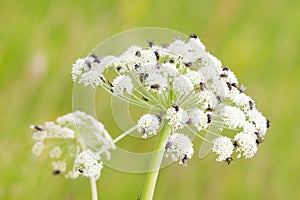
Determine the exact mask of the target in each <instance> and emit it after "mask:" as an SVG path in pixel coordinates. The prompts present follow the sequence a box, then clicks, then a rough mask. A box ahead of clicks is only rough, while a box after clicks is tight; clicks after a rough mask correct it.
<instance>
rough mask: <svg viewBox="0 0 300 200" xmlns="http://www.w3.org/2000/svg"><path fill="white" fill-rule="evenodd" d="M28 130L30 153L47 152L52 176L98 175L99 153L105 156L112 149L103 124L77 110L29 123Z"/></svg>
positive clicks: (100, 163) (37, 154)
mask: <svg viewBox="0 0 300 200" xmlns="http://www.w3.org/2000/svg"><path fill="white" fill-rule="evenodd" d="M31 129H32V130H33V131H34V133H33V136H32V138H33V140H35V144H34V145H33V147H32V153H33V154H34V155H36V156H39V155H41V154H42V152H43V151H47V152H48V154H49V158H50V159H51V160H52V168H53V175H58V174H60V175H64V176H65V177H66V178H72V179H75V178H77V177H78V176H79V175H80V174H82V175H83V176H85V177H95V178H99V176H100V172H101V169H102V167H103V164H102V162H101V156H102V154H106V156H107V158H108V159H109V157H110V152H109V151H110V150H111V149H115V145H114V143H113V140H112V138H111V137H110V135H109V134H108V132H107V131H106V130H105V128H104V126H103V124H101V123H100V122H98V121H97V120H96V119H95V118H94V117H93V116H91V115H88V114H86V113H84V112H80V111H75V112H73V113H69V114H66V115H64V116H61V117H58V118H57V119H56V121H55V122H46V123H45V124H44V125H32V126H31Z"/></svg>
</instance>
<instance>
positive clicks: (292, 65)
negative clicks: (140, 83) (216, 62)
mask: <svg viewBox="0 0 300 200" xmlns="http://www.w3.org/2000/svg"><path fill="white" fill-rule="evenodd" d="M299 19H300V1H298V0H294V1H292V0H285V1H284V0H264V1H258V0H252V1H238V0H219V1H217V0H212V1H196V0H194V1H192V0H185V1H182V0H180V1H174V0H173V1H172V0H165V1H158V0H145V1H143V0H141V1H125V0H120V1H113V0H101V1H94V2H88V1H79V0H72V1H71V0H66V1H58V0H53V1H47V0H45V1H38V0H28V1H22V0H15V1H10V0H0V113H1V118H0V134H1V139H0V199H65V200H72V199H74V200H75V199H90V188H89V182H88V180H86V179H83V178H81V179H78V180H76V181H72V180H65V179H63V178H62V177H60V176H53V175H52V174H51V172H52V171H51V166H50V163H49V162H47V161H46V158H45V157H42V158H36V157H34V156H33V155H32V154H31V146H32V144H33V141H32V139H31V131H30V130H29V125H30V124H32V123H34V124H40V123H43V122H44V121H46V120H54V119H55V118H56V117H57V116H59V115H62V114H65V113H67V112H70V111H71V110H72V89H73V83H72V81H71V76H70V69H71V65H72V63H73V62H74V61H75V60H76V59H77V58H78V57H82V56H85V55H87V54H88V53H89V52H90V50H91V49H93V48H94V47H95V46H96V45H97V44H98V43H99V42H101V41H103V40H105V39H107V38H108V37H110V36H111V35H113V34H116V33H118V32H121V31H124V30H128V29H132V28H137V27H144V26H158V27H164V28H170V29H175V30H177V31H180V32H182V33H184V34H190V33H196V34H198V36H200V38H201V39H202V41H203V42H204V44H205V45H206V46H207V49H208V50H209V51H210V52H211V53H212V54H213V55H215V56H216V57H218V58H220V59H221V60H222V62H223V64H224V65H228V66H230V68H231V69H232V70H233V71H234V72H235V73H236V74H237V76H238V78H239V81H240V82H241V83H243V84H245V85H246V86H248V89H247V93H248V94H249V95H250V96H252V97H253V98H254V99H255V100H256V101H257V106H258V108H259V109H260V110H261V111H262V112H263V113H264V114H265V115H266V116H267V117H268V118H270V119H271V122H272V124H271V129H270V130H269V132H268V135H267V136H266V141H265V143H263V144H262V145H261V146H260V150H259V152H258V154H257V155H256V156H255V158H254V159H252V160H238V161H236V162H233V163H232V164H231V165H230V166H227V165H226V163H218V162H215V157H214V156H213V155H210V156H208V157H207V158H205V159H204V160H200V159H198V158H197V157H196V156H195V157H194V159H193V160H191V162H189V167H181V166H178V165H175V164H174V165H172V166H170V167H168V168H165V169H163V170H162V171H161V173H160V176H159V180H158V185H157V190H156V193H155V199H159V200H160V199H173V200H181V199H191V200H194V199H195V200H196V199H213V200H214V199H220V200H221V199H222V200H223V199H237V200H238V199H244V200H252V199H259V200H260V199H275V200H277V199H300V172H299V171H300V156H299V155H300V123H299V122H300V121H299V112H300V106H299V102H300V93H299V92H300V91H299V86H300V85H299V79H300V77H299V76H300V66H299V64H300V21H299ZM106 112H107V111H106V110H105V109H103V112H100V113H99V118H105V116H106V115H109V113H106ZM106 126H109V124H106ZM144 178H145V175H144V174H127V173H122V172H118V171H115V170H113V169H110V168H105V169H104V170H103V173H102V177H101V179H100V180H99V181H98V189H99V193H100V195H99V196H100V199H103V200H114V199H136V198H137V196H138V194H139V193H140V192H141V191H142V188H143V181H144Z"/></svg>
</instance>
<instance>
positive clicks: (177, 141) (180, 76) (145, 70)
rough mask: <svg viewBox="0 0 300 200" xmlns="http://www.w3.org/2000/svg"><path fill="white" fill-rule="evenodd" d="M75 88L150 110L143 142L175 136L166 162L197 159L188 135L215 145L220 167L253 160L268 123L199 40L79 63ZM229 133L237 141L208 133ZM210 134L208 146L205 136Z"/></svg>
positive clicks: (143, 121) (143, 122) (141, 125)
mask: <svg viewBox="0 0 300 200" xmlns="http://www.w3.org/2000/svg"><path fill="white" fill-rule="evenodd" d="M72 77H73V81H74V82H78V83H83V84H84V85H85V86H92V87H97V86H101V87H103V88H104V89H106V91H108V92H109V93H111V94H112V95H115V96H117V97H118V98H120V99H123V100H124V101H128V102H129V103H131V104H133V105H136V106H139V107H141V108H145V109H148V110H150V111H149V113H145V114H144V115H142V116H141V118H140V119H139V120H138V122H137V131H138V132H139V133H140V135H141V137H142V138H145V139H146V138H147V137H151V136H154V135H156V134H159V131H160V129H161V127H162V126H163V125H165V124H168V126H171V127H172V132H173V134H172V135H171V136H170V138H169V140H168V142H167V143H166V148H165V149H166V151H165V156H167V157H170V158H171V159H172V160H173V161H179V163H180V164H184V165H186V163H187V160H188V159H190V158H191V157H192V155H193V153H194V150H193V145H192V141H191V139H190V138H189V137H188V136H186V135H184V134H183V132H184V131H189V132H191V133H192V134H194V135H196V136H198V137H200V138H202V139H203V140H204V141H205V142H209V143H211V150H212V151H213V152H214V153H216V154H217V156H218V157H217V161H226V162H228V163H230V162H231V161H232V154H233V153H234V152H236V153H237V157H238V158H239V157H241V156H243V157H244V158H252V157H253V156H254V155H255V153H256V152H257V146H258V144H260V143H261V142H262V141H263V140H264V137H265V134H266V131H267V128H268V127H269V125H270V122H269V121H268V120H267V119H266V118H265V117H264V116H263V115H262V114H261V113H260V112H259V111H258V110H257V108H256V105H255V102H254V100H253V99H252V98H251V97H250V96H248V95H246V94H245V93H244V90H245V87H244V86H243V85H240V84H239V82H238V80H237V78H236V76H235V74H234V73H233V72H232V71H231V70H230V69H229V68H228V67H226V66H223V65H222V63H221V61H219V60H218V59H217V58H216V57H214V56H213V55H211V54H210V53H208V52H207V51H206V50H205V46H204V45H203V44H202V42H201V41H200V39H199V38H198V37H197V36H196V35H195V34H192V35H190V37H189V39H188V40H187V41H184V40H181V39H175V40H174V41H173V42H172V43H170V44H161V45H156V44H154V43H153V42H150V43H149V46H147V47H139V46H131V47H129V48H128V50H127V51H125V52H124V53H123V54H121V55H119V56H118V55H116V56H112V55H108V56H105V57H100V56H98V55H95V54H92V55H90V56H88V57H85V58H81V59H78V60H77V61H76V63H75V64H74V65H73V68H72ZM212 124H213V125H214V126H218V127H219V128H220V130H221V129H223V128H225V129H231V130H232V131H233V132H235V133H236V135H235V136H234V137H233V138H229V137H227V136H220V135H219V133H215V132H212V131H209V128H210V126H211V125H212ZM205 132H207V133H209V134H211V135H212V136H213V138H215V139H213V140H208V139H207V138H205V137H204V136H202V135H201V133H205Z"/></svg>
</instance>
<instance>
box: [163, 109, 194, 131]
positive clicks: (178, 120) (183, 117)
mask: <svg viewBox="0 0 300 200" xmlns="http://www.w3.org/2000/svg"><path fill="white" fill-rule="evenodd" d="M176 109H177V108H174V107H171V108H169V109H168V110H167V113H166V119H167V120H168V123H169V125H170V126H172V127H173V128H174V129H175V130H178V129H182V128H183V127H184V126H185V124H186V122H187V121H188V120H189V118H188V114H187V112H186V111H185V110H183V109H178V110H176Z"/></svg>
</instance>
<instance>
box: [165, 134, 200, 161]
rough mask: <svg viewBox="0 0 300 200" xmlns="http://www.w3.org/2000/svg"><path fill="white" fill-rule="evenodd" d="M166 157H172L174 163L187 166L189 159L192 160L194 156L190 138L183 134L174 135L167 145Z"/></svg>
mask: <svg viewBox="0 0 300 200" xmlns="http://www.w3.org/2000/svg"><path fill="white" fill-rule="evenodd" d="M165 149H166V152H165V156H166V157H171V159H172V160H173V161H175V162H176V161H178V160H179V164H183V165H185V166H187V161H188V159H191V158H192V156H193V154H194V148H193V143H192V141H191V140H190V139H189V137H188V136H186V135H184V134H182V133H174V134H172V135H171V136H170V137H169V139H168V141H167V144H166V147H165Z"/></svg>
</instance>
